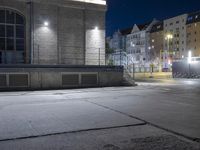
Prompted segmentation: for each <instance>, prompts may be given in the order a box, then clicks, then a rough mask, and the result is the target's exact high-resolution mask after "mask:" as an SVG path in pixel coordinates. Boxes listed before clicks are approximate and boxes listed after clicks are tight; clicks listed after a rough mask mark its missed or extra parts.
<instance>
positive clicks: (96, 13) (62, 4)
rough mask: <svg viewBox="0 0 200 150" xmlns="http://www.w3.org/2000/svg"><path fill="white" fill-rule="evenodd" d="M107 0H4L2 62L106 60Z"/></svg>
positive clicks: (0, 29)
mask: <svg viewBox="0 0 200 150" xmlns="http://www.w3.org/2000/svg"><path fill="white" fill-rule="evenodd" d="M106 9H107V6H106V1H105V0H87V1H86V0H48V1H44V0H1V1H0V64H19V63H20V64H21V63H27V64H50V65H52V64H66V65H99V64H101V65H103V64H105V12H106Z"/></svg>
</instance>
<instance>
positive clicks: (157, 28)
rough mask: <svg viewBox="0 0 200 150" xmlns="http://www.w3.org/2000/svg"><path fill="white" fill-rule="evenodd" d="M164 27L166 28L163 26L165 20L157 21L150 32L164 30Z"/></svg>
mask: <svg viewBox="0 0 200 150" xmlns="http://www.w3.org/2000/svg"><path fill="white" fill-rule="evenodd" d="M163 28H164V27H163V22H162V21H160V22H158V23H156V24H155V25H153V27H152V28H151V31H150V33H153V32H159V31H163Z"/></svg>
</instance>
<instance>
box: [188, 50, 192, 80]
mask: <svg viewBox="0 0 200 150" xmlns="http://www.w3.org/2000/svg"><path fill="white" fill-rule="evenodd" d="M191 62H192V52H191V51H189V52H188V74H189V76H188V78H190V64H191Z"/></svg>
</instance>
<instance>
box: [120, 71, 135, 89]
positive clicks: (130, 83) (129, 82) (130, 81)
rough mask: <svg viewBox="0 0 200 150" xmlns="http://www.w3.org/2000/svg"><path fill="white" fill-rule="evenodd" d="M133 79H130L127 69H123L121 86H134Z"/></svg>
mask: <svg viewBox="0 0 200 150" xmlns="http://www.w3.org/2000/svg"><path fill="white" fill-rule="evenodd" d="M133 78H134V77H131V73H130V72H129V71H128V70H127V69H124V75H123V82H122V85H124V86H136V84H135V81H134V79H133Z"/></svg>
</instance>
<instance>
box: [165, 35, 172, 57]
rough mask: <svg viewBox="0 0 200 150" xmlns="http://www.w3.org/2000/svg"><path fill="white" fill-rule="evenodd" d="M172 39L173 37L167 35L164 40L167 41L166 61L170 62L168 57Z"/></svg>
mask: <svg viewBox="0 0 200 150" xmlns="http://www.w3.org/2000/svg"><path fill="white" fill-rule="evenodd" d="M172 39H173V35H172V34H167V35H166V37H165V40H167V55H168V56H167V57H168V60H170V58H169V55H170V40H172Z"/></svg>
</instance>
